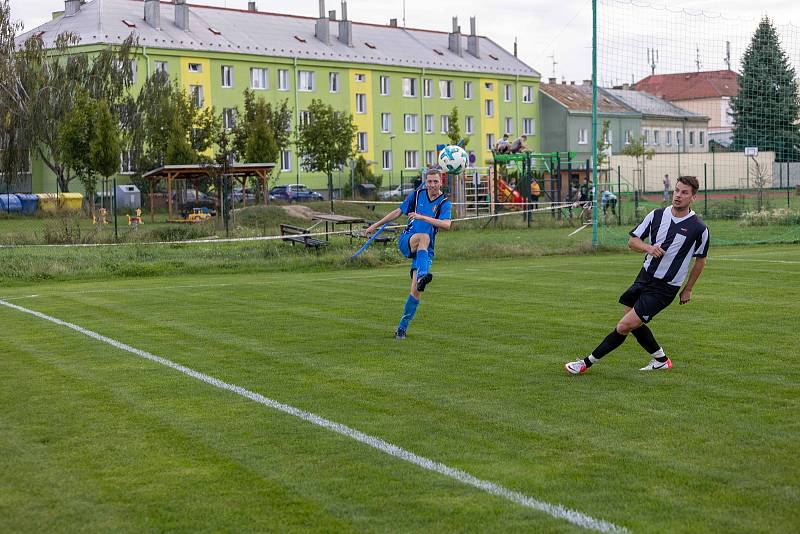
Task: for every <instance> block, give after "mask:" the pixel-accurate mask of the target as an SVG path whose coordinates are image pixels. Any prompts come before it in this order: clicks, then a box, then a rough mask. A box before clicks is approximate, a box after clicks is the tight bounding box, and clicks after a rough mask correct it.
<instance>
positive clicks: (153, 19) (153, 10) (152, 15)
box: [144, 0, 161, 30]
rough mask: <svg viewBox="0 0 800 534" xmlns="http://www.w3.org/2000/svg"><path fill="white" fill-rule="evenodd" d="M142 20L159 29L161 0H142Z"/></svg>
mask: <svg viewBox="0 0 800 534" xmlns="http://www.w3.org/2000/svg"><path fill="white" fill-rule="evenodd" d="M144 21H145V22H146V23H148V24H149V25H150V26H152V27H153V28H155V29H157V30H160V29H161V2H160V1H159V0H144Z"/></svg>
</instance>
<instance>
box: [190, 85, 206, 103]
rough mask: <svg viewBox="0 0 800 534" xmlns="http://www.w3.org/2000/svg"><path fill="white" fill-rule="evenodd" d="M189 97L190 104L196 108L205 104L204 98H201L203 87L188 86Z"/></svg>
mask: <svg viewBox="0 0 800 534" xmlns="http://www.w3.org/2000/svg"><path fill="white" fill-rule="evenodd" d="M189 95H190V96H191V98H192V104H194V107H196V108H202V107H203V104H204V103H205V98H203V86H202V85H190V86H189Z"/></svg>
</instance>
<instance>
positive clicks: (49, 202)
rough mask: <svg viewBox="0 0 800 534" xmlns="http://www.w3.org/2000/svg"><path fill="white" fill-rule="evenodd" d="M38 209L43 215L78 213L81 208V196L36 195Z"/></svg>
mask: <svg viewBox="0 0 800 534" xmlns="http://www.w3.org/2000/svg"><path fill="white" fill-rule="evenodd" d="M36 196H37V197H38V198H39V209H40V210H41V211H43V212H45V213H55V212H58V211H71V212H79V211H81V207H82V206H83V195H82V194H80V193H37V194H36Z"/></svg>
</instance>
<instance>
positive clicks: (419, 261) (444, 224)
mask: <svg viewBox="0 0 800 534" xmlns="http://www.w3.org/2000/svg"><path fill="white" fill-rule="evenodd" d="M451 209H452V204H451V203H450V200H449V199H448V198H447V196H446V195H445V194H444V193H442V177H441V175H440V173H439V170H437V169H429V170H428V171H427V172H426V173H425V184H424V185H423V186H422V187H420V188H419V189H416V190H414V191H413V192H412V193H411V194H410V195H408V197H407V198H406V199H405V201H403V203H402V204H401V205H400V207H399V208H396V209H394V210H392V211H391V212H390V213H388V214H387V215H386V216H385V217H383V218H382V219H381V220H380V221H378V222H376V223H375V224H373V225H371V226H370V227H369V228H367V229H366V230H365V233H366V234H367V235H369V234H371V233H373V232H374V231H375V230H377V229H378V228H380V227H381V226H382V225H383V224H385V223H387V222H390V221H393V220H395V219H397V218H398V217H400V216H401V215H408V225H406V228H405V230H403V233H402V234H401V235H400V239H399V240H398V243H397V245H398V248H399V249H400V252H401V253H402V254H403V256H405V257H406V258H409V259H411V294H410V295H409V296H408V299H407V300H406V305H405V307H404V308H403V315H402V317H401V318H400V324H399V325H398V326H397V330H396V331H395V334H394V337H395V338H397V339H405V337H406V331H407V330H408V325H409V323H410V322H411V319H413V318H414V314H415V313H416V312H417V306H418V305H419V299H420V296H421V293H422V292H423V291H425V287H426V286H427V285H428V284H429V283H430V282H431V280H433V274H431V272H430V268H431V262H433V245H434V242H435V241H436V232H438V231H439V230H449V229H450V212H451Z"/></svg>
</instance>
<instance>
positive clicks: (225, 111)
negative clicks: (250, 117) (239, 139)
mask: <svg viewBox="0 0 800 534" xmlns="http://www.w3.org/2000/svg"><path fill="white" fill-rule="evenodd" d="M235 126H236V108H222V127H223V128H225V130H230V129H231V128H234V127H235Z"/></svg>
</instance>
